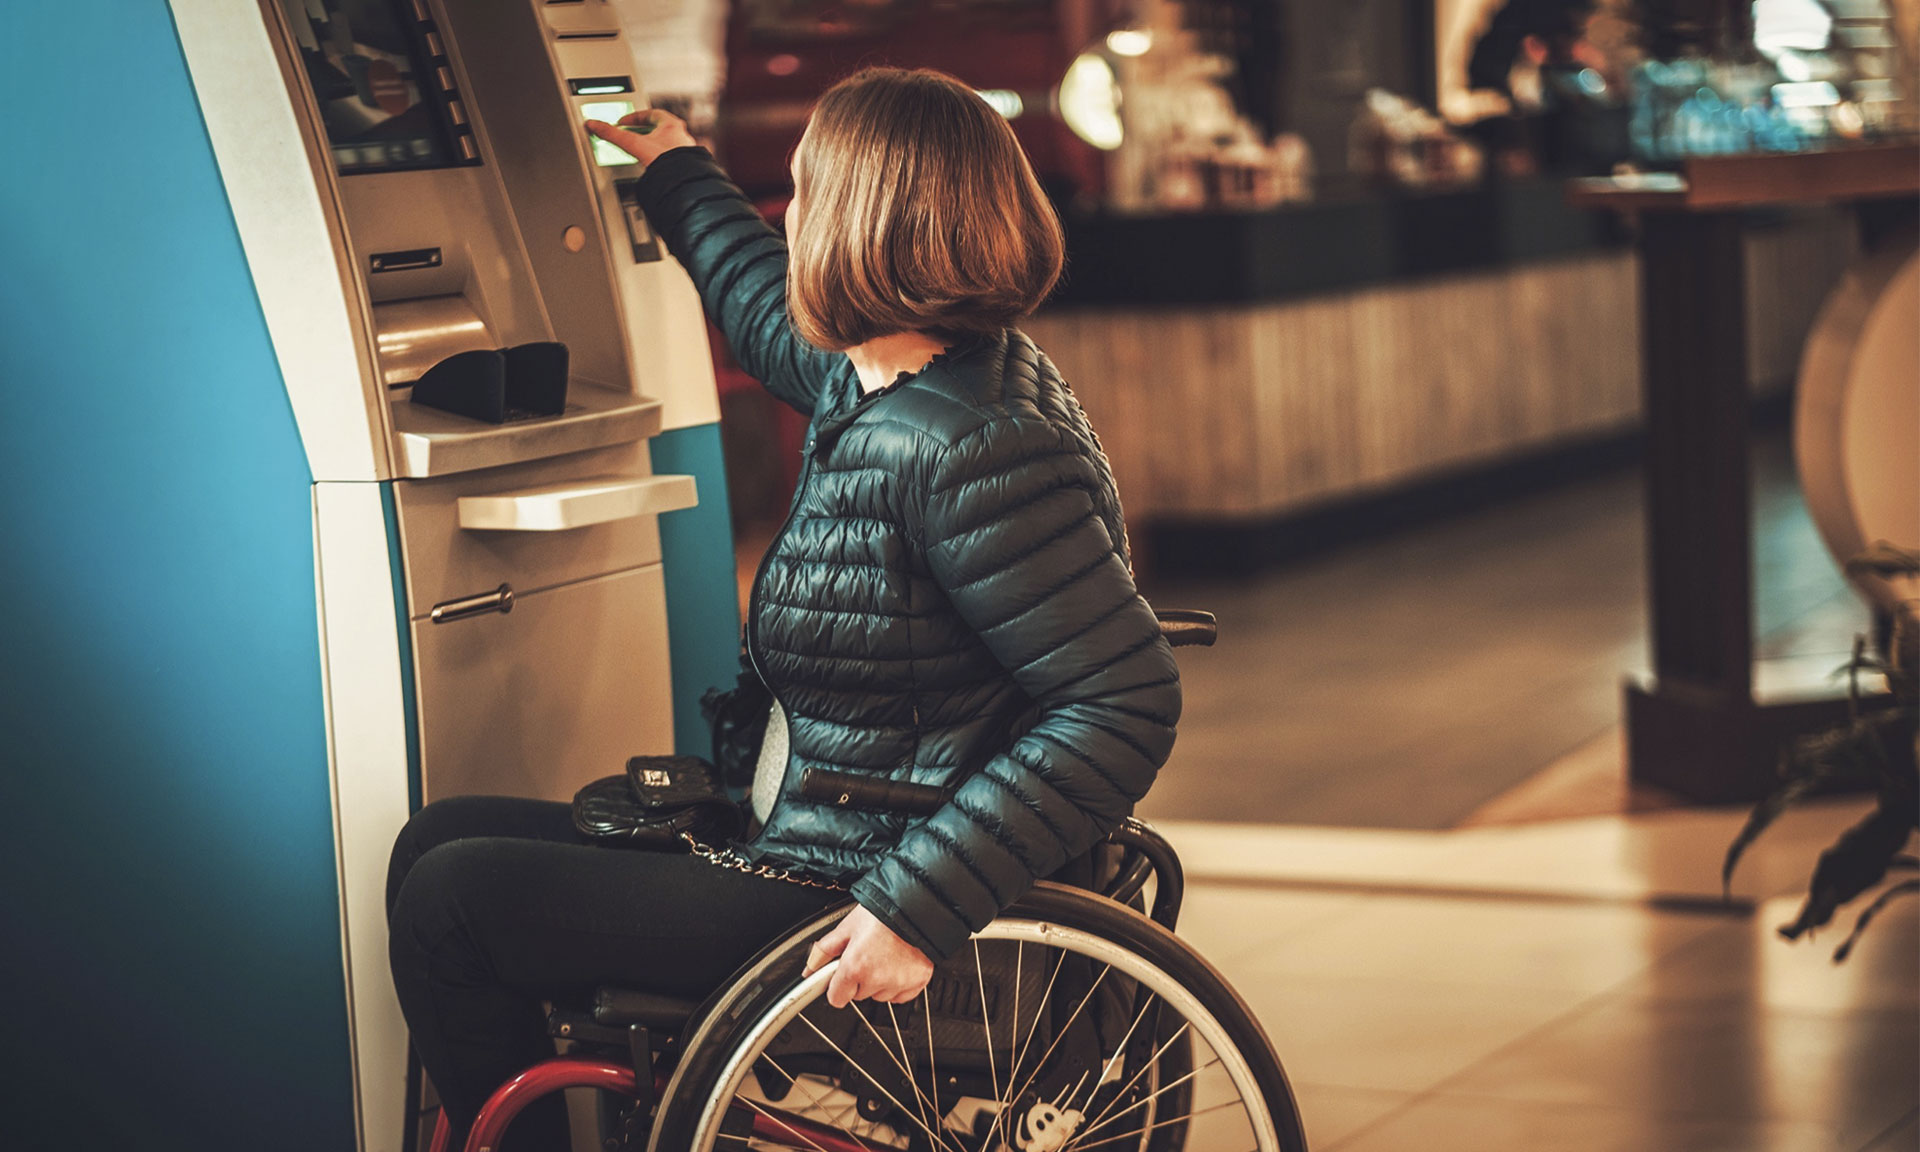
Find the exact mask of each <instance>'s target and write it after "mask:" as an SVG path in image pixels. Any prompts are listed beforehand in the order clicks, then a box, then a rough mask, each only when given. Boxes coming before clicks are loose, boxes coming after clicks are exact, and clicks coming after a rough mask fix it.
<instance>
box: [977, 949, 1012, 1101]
mask: <svg viewBox="0 0 1920 1152" xmlns="http://www.w3.org/2000/svg"><path fill="white" fill-rule="evenodd" d="M973 982H974V983H975V984H977V985H979V987H980V1028H981V1030H982V1031H983V1032H985V1033H986V1036H987V1083H989V1084H992V1085H993V1095H994V1099H996V1100H997V1099H999V1098H1000V1071H999V1068H998V1066H997V1065H996V1062H995V1061H994V1057H993V1021H992V1020H991V1019H990V1018H989V1017H988V1015H987V969H986V966H985V965H984V964H982V963H981V960H980V938H979V937H977V936H976V937H974V940H973ZM1019 1026H1020V1022H1019V1020H1018V1019H1017V1018H1016V1019H1015V1021H1014V1028H1015V1030H1016V1031H1017V1030H1018V1029H1019ZM1008 1047H1009V1049H1011V1047H1012V1046H1011V1045H1009V1046H1008ZM1007 1080H1008V1082H1009V1085H1011V1082H1012V1080H1013V1077H1012V1076H1011V1075H1009V1076H1008V1077H1007Z"/></svg>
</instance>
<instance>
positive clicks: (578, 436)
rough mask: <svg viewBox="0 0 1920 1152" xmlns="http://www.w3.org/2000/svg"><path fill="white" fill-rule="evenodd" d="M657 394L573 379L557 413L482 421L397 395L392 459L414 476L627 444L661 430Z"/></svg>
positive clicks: (403, 473) (404, 472) (401, 470)
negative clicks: (564, 407) (617, 389)
mask: <svg viewBox="0 0 1920 1152" xmlns="http://www.w3.org/2000/svg"><path fill="white" fill-rule="evenodd" d="M660 425H661V405H660V401H658V400H655V399H653V398H652V397H648V396H634V395H632V394H631V393H626V392H614V391H612V390H611V389H606V388H596V387H594V386H592V385H584V384H581V383H579V382H578V381H576V382H575V384H574V386H573V387H572V388H571V389H570V390H569V399H568V402H567V410H566V412H564V413H563V414H561V415H559V416H548V417H541V418H537V419H531V420H517V421H513V422H510V423H506V424H497V425H495V424H482V423H480V422H479V421H476V420H469V419H466V418H465V417H462V416H455V415H452V414H451V413H447V412H440V411H437V410H435V409H432V408H423V407H419V406H416V405H415V404H413V403H412V402H411V401H410V400H407V399H406V398H404V397H399V398H396V399H394V401H393V433H394V447H395V453H394V466H395V468H396V470H397V471H398V473H399V475H401V476H403V477H409V478H412V479H420V478H423V477H427V476H445V475H449V474H451V473H454V472H470V471H472V470H474V469H476V468H493V467H497V466H498V465H501V464H514V463H518V462H519V461H522V460H538V459H540V458H542V457H546V456H560V455H564V454H566V453H568V452H584V451H586V450H588V449H590V448H605V447H608V446H609V445H614V444H629V443H632V442H634V441H636V440H645V439H647V438H649V437H651V436H654V435H657V434H658V433H659V431H660Z"/></svg>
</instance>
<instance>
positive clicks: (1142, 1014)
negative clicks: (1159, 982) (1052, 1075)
mask: <svg viewBox="0 0 1920 1152" xmlns="http://www.w3.org/2000/svg"><path fill="white" fill-rule="evenodd" d="M1146 995H1147V998H1146V999H1145V1000H1143V1001H1141V1003H1140V1011H1138V1012H1136V1013H1134V1017H1133V1023H1131V1024H1129V1025H1127V1034H1126V1035H1124V1036H1122V1037H1120V1043H1118V1044H1116V1045H1114V1046H1113V1055H1111V1056H1109V1057H1107V1058H1106V1059H1105V1060H1102V1061H1101V1062H1100V1075H1098V1076H1096V1077H1094V1079H1093V1087H1091V1088H1089V1089H1088V1090H1087V1105H1088V1106H1089V1107H1091V1106H1092V1105H1093V1098H1094V1097H1096V1096H1098V1095H1099V1094H1100V1085H1102V1084H1105V1083H1106V1082H1107V1071H1108V1070H1109V1069H1111V1068H1112V1067H1113V1065H1114V1061H1116V1060H1118V1059H1120V1054H1121V1053H1122V1052H1125V1051H1126V1049H1127V1041H1129V1040H1131V1039H1133V1033H1134V1031H1135V1030H1136V1029H1138V1028H1139V1027H1140V1022H1141V1021H1142V1020H1145V1019H1146V1018H1147V1009H1148V1008H1149V1007H1150V1006H1152V1004H1153V1002H1154V1000H1155V999H1157V997H1156V996H1155V995H1154V993H1153V992H1152V991H1151V990H1146ZM1079 1095H1080V1093H1079V1092H1077V1091H1076V1092H1075V1093H1074V1096H1076V1097H1077V1096H1079ZM1072 1102H1073V1101H1072V1100H1071V1099H1070V1100H1068V1103H1069V1104H1071V1103H1072ZM1108 1107H1109V1108H1111V1107H1112V1105H1111V1104H1109V1105H1108Z"/></svg>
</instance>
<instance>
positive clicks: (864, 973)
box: [807, 905, 933, 1008]
mask: <svg viewBox="0 0 1920 1152" xmlns="http://www.w3.org/2000/svg"><path fill="white" fill-rule="evenodd" d="M836 956H837V957H839V959H840V966H839V967H838V968H836V969H835V970H834V973H833V979H832V980H831V981H829V982H828V983H827V1002H828V1003H830V1004H832V1005H833V1006H834V1007H835V1008H845V1007H846V1006H847V1005H848V1004H851V1003H852V1002H853V1001H855V1000H877V1001H879V1002H880V1003H882V1004H905V1003H906V1002H907V1001H909V1000H911V999H913V998H914V997H915V996H918V995H920V993H921V992H922V991H924V990H925V989H926V987H927V981H929V980H931V979H933V961H931V960H929V959H927V954H926V953H925V952H922V951H920V949H918V948H915V947H914V946H913V945H911V944H909V943H907V942H906V941H905V940H902V939H900V937H899V936H897V935H895V934H894V931H893V929H891V928H889V927H887V926H886V925H885V924H882V923H881V922H880V918H879V917H878V916H875V915H874V914H873V913H871V912H869V911H867V910H866V909H865V908H863V907H860V906H857V905H856V906H855V907H854V909H853V911H851V912H849V913H847V916H846V918H845V919H843V920H841V921H840V923H838V924H835V925H834V926H833V931H831V932H828V933H827V934H826V935H825V936H822V937H820V939H818V940H816V941H814V943H813V951H811V952H809V953H808V954H807V972H808V974H812V973H813V972H816V971H818V970H819V969H820V968H822V967H825V966H826V964H827V962H828V961H830V960H832V959H834V958H835V957H836Z"/></svg>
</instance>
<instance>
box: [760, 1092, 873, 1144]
mask: <svg viewBox="0 0 1920 1152" xmlns="http://www.w3.org/2000/svg"><path fill="white" fill-rule="evenodd" d="M740 1102H741V1103H742V1104H745V1105H746V1106H747V1107H749V1108H751V1109H753V1110H754V1111H755V1112H758V1113H760V1115H762V1116H765V1117H766V1118H767V1119H769V1120H771V1121H773V1122H774V1123H775V1124H778V1125H780V1127H781V1128H783V1129H785V1130H786V1131H788V1132H791V1133H793V1134H794V1135H795V1136H798V1137H800V1139H802V1140H805V1141H806V1142H807V1143H808V1144H811V1145H812V1146H813V1147H814V1148H816V1149H818V1152H828V1149H827V1148H825V1147H824V1146H822V1145H821V1143H820V1142H819V1141H818V1140H815V1139H814V1138H813V1137H811V1136H809V1135H807V1134H806V1133H805V1132H802V1131H801V1130H800V1129H798V1128H796V1127H794V1126H793V1124H792V1123H791V1122H790V1121H788V1120H787V1119H786V1118H785V1117H783V1116H776V1115H774V1113H773V1111H772V1110H771V1109H769V1108H768V1107H767V1106H766V1105H764V1104H762V1103H760V1101H758V1100H755V1099H754V1098H753V1097H751V1096H742V1097H740ZM749 1139H752V1137H749ZM856 1139H858V1137H856ZM787 1147H789V1148H793V1147H796V1146H795V1145H792V1144H789V1145H787Z"/></svg>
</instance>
